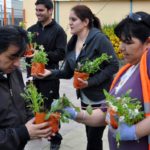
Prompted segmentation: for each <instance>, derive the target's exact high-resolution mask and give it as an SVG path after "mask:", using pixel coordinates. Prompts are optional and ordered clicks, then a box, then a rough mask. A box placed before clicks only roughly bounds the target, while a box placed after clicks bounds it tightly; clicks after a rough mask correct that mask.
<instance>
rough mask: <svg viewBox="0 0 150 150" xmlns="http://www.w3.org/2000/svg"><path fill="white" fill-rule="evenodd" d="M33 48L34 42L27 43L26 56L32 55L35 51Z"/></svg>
mask: <svg viewBox="0 0 150 150" xmlns="http://www.w3.org/2000/svg"><path fill="white" fill-rule="evenodd" d="M32 49H33V45H32V44H28V45H27V50H26V51H25V53H24V56H30V55H32V54H33V53H34V51H33V50H32Z"/></svg>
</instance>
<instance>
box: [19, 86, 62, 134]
mask: <svg viewBox="0 0 150 150" xmlns="http://www.w3.org/2000/svg"><path fill="white" fill-rule="evenodd" d="M21 96H22V97H23V98H24V99H25V100H26V101H27V102H28V104H29V105H28V107H29V108H30V109H31V110H32V111H33V113H34V115H35V124H40V123H43V122H49V124H50V127H51V131H52V133H56V132H57V131H58V129H59V119H60V113H58V112H54V113H51V114H50V115H49V118H48V119H46V114H47V112H46V110H45V108H44V98H43V96H42V94H41V93H39V92H38V91H37V88H36V87H35V86H34V85H33V83H30V84H28V85H27V86H26V88H25V90H24V93H21Z"/></svg>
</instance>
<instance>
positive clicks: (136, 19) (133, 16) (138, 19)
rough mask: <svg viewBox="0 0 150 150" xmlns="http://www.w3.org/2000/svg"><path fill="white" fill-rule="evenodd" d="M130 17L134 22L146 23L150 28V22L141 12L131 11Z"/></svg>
mask: <svg viewBox="0 0 150 150" xmlns="http://www.w3.org/2000/svg"><path fill="white" fill-rule="evenodd" d="M128 18H129V19H131V20H132V21H134V22H137V23H138V22H141V23H143V24H144V25H146V26H147V27H149V28H150V24H148V23H147V22H146V21H145V19H143V18H142V17H141V16H140V15H139V14H135V13H130V14H129V16H128Z"/></svg>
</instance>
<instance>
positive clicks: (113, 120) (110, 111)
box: [108, 108, 118, 129]
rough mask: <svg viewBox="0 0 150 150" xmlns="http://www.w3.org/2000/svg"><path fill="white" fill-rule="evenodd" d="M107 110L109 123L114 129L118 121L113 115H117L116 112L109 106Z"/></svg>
mask: <svg viewBox="0 0 150 150" xmlns="http://www.w3.org/2000/svg"><path fill="white" fill-rule="evenodd" d="M108 112H109V114H110V124H111V126H112V127H113V128H114V129H117V128H118V122H117V121H116V119H115V116H116V115H117V113H116V112H115V111H114V110H113V109H112V108H109V109H108Z"/></svg>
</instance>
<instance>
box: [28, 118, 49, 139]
mask: <svg viewBox="0 0 150 150" xmlns="http://www.w3.org/2000/svg"><path fill="white" fill-rule="evenodd" d="M34 121H35V118H33V119H31V120H29V121H28V122H27V123H26V124H25V126H26V128H27V130H28V133H29V136H30V139H36V138H47V137H49V136H50V135H51V134H52V133H51V128H50V127H48V125H49V123H48V122H44V123H40V124H34Z"/></svg>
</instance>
